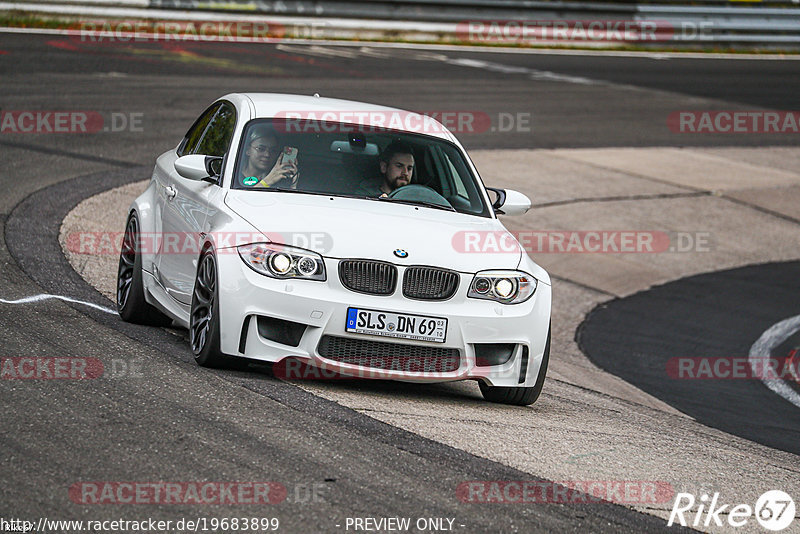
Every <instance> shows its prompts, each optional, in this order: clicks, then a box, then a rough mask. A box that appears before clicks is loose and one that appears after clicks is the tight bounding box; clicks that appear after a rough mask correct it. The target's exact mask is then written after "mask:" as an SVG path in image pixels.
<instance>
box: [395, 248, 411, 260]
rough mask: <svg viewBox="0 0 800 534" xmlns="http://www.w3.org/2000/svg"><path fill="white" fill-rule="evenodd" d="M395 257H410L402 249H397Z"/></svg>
mask: <svg viewBox="0 0 800 534" xmlns="http://www.w3.org/2000/svg"><path fill="white" fill-rule="evenodd" d="M394 255H395V256H397V257H398V258H407V257H408V252H406V251H405V250H403V249H401V248H398V249H396V250H395V251H394Z"/></svg>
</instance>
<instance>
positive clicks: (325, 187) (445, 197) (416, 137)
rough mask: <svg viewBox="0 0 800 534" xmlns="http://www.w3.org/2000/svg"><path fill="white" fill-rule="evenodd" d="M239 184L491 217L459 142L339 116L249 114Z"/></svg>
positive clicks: (236, 181) (254, 188)
mask: <svg viewBox="0 0 800 534" xmlns="http://www.w3.org/2000/svg"><path fill="white" fill-rule="evenodd" d="M408 152H411V154H408ZM293 161H294V163H292V162H293ZM273 171H274V172H273ZM295 173H296V176H295ZM387 176H388V180H387ZM232 188H233V189H249V190H252V191H260V192H269V191H273V192H275V191H281V192H287V191H288V192H300V193H310V194H325V195H335V196H346V197H355V198H364V199H370V200H376V201H386V202H392V201H394V202H404V203H409V204H415V205H421V206H427V207H430V208H435V209H444V210H449V211H457V212H460V213H467V214H472V215H478V216H484V217H489V216H490V211H489V207H488V206H487V205H486V203H485V202H484V199H483V196H482V194H481V189H480V186H479V183H478V180H477V178H476V177H475V176H474V175H473V173H472V171H471V170H470V166H469V165H468V164H467V162H466V161H465V159H464V155H463V154H462V152H461V150H460V149H459V148H458V147H457V146H455V145H454V144H452V143H450V142H448V141H444V140H442V139H439V138H435V137H431V136H428V135H422V134H415V133H406V132H401V131H397V130H389V129H382V128H375V127H372V126H363V125H358V124H349V123H340V122H326V121H315V120H306V119H303V120H300V119H296V120H295V119H257V120H253V121H250V123H248V124H247V126H246V127H245V131H244V135H243V136H242V142H241V143H240V147H239V154H238V156H237V162H236V170H235V175H234V179H233V183H232Z"/></svg>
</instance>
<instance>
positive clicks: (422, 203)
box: [369, 197, 456, 211]
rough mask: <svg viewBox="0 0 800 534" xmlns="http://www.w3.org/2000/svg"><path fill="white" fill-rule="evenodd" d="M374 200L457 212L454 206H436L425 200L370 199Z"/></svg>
mask: <svg viewBox="0 0 800 534" xmlns="http://www.w3.org/2000/svg"><path fill="white" fill-rule="evenodd" d="M369 198H371V199H374V200H383V201H388V202H397V203H399V204H409V205H411V206H414V205H418V206H425V207H426V208H435V209H437V210H445V211H456V209H455V208H454V207H453V206H442V205H441V204H435V203H433V202H426V201H424V200H406V199H403V200H400V199H397V198H389V197H369Z"/></svg>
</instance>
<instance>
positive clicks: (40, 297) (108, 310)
mask: <svg viewBox="0 0 800 534" xmlns="http://www.w3.org/2000/svg"><path fill="white" fill-rule="evenodd" d="M49 299H58V300H63V301H64V302H72V303H74V304H82V305H84V306H89V307H90V308H94V309H96V310H100V311H103V312H106V313H113V314H114V315H116V314H117V312H116V310H112V309H111V308H106V307H105V306H99V305H97V304H93V303H91V302H85V301H83V300H77V299H73V298H70V297H65V296H63V295H50V294H47V293H42V294H40V295H33V296H32V297H24V298H21V299H17V300H6V299H0V302H2V303H3V304H28V303H31V302H41V301H43V300H49Z"/></svg>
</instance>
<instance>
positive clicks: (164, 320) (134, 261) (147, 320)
mask: <svg viewBox="0 0 800 534" xmlns="http://www.w3.org/2000/svg"><path fill="white" fill-rule="evenodd" d="M139 244H140V243H139V219H138V217H137V216H136V214H135V213H131V214H130V216H128V222H127V223H126V225H125V235H124V236H123V238H122V247H121V249H120V252H119V267H118V268H117V312H118V313H119V316H120V317H122V320H123V321H126V322H129V323H135V324H144V325H149V326H168V325H170V324H171V323H172V319H170V318H169V317H167V316H166V315H164V314H163V313H161V312H160V311H159V310H157V309H156V308H155V307H153V306H151V305H150V304H148V303H147V300H145V298H144V283H143V282H142V255H141V253H140V252H141V251H140V247H139Z"/></svg>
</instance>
